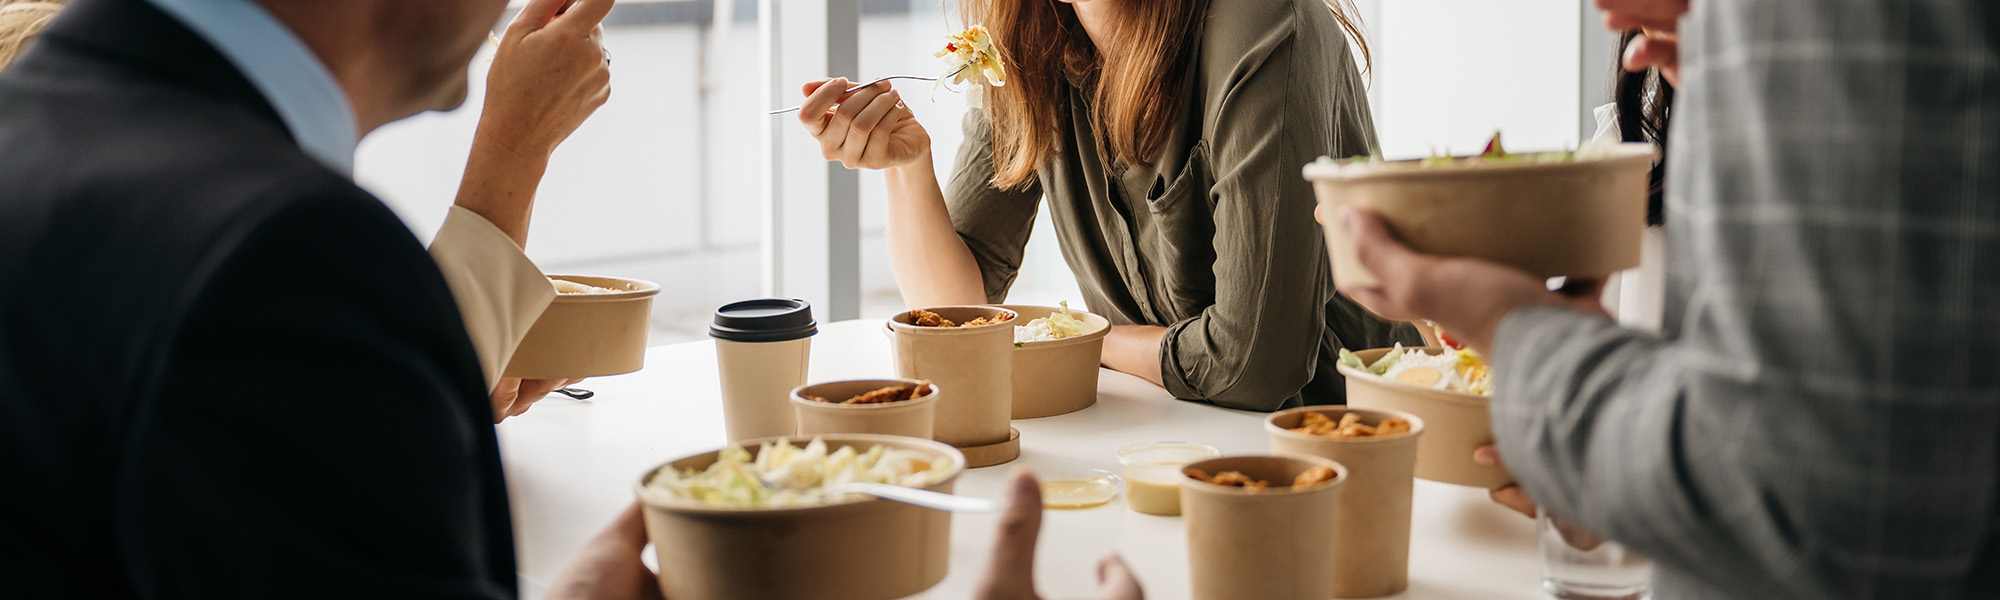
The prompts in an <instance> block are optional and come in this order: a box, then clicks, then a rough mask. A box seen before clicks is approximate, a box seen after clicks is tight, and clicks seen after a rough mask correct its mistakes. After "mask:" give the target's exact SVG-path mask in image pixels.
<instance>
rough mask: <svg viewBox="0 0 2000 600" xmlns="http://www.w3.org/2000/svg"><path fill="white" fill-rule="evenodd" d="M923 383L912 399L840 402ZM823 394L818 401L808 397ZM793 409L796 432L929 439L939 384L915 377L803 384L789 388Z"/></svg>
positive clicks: (802, 433) (806, 434) (934, 419)
mask: <svg viewBox="0 0 2000 600" xmlns="http://www.w3.org/2000/svg"><path fill="white" fill-rule="evenodd" d="M920 383H921V384H923V385H924V386H925V390H926V392H925V393H924V395H922V396H918V397H916V398H915V399H911V400H898V401H895V402H883V403H877V404H840V402H841V401H842V400H845V399H847V398H853V397H855V396H858V395H861V394H865V393H868V392H872V391H875V390H879V389H882V388H886V387H893V386H911V385H917V384H920ZM813 397H817V398H826V399H828V400H830V402H821V401H818V400H812V399H810V398H813ZM791 400H792V411H793V413H792V414H793V415H794V417H795V419H796V420H797V423H798V425H799V435H802V436H810V435H820V434H832V433H876V434H883V435H906V436H910V437H914V438H923V439H927V440H928V439H931V428H932V427H933V426H934V425H935V421H936V419H937V403H938V386H937V384H935V383H929V382H924V381H918V380H915V379H854V380H848V381H829V382H825V383H815V384H811V385H802V386H799V387H798V388H797V389H794V390H792V394H791Z"/></svg>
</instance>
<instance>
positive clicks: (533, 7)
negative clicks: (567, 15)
mask: <svg viewBox="0 0 2000 600" xmlns="http://www.w3.org/2000/svg"><path fill="white" fill-rule="evenodd" d="M575 1H576V0H528V5H527V6H523V7H521V12H519V13H516V14H515V15H514V21H513V22H511V23H508V24H507V34H508V37H514V36H518V35H523V34H526V33H528V32H531V31H540V30H541V29H542V28H543V27H548V26H549V23H550V22H551V21H554V20H556V15H560V14H562V12H563V10H565V9H567V8H569V5H570V3H571V2H575Z"/></svg>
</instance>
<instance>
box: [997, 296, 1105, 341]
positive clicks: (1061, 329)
mask: <svg viewBox="0 0 2000 600" xmlns="http://www.w3.org/2000/svg"><path fill="white" fill-rule="evenodd" d="M1061 304H1062V310H1058V311H1056V312H1052V313H1049V316H1046V317H1042V318H1040V319H1035V320H1032V321H1028V324H1026V325H1015V326H1014V346H1016V347H1019V346H1020V345H1021V344H1026V343H1028V342H1047V341H1051V340H1060V339H1064V338H1073V337H1076V336H1079V335H1083V334H1086V333H1090V326H1089V325H1086V324H1084V322H1083V319H1079V318H1076V313H1072V312H1070V311H1069V302H1068V301H1063V302H1062V303H1061Z"/></svg>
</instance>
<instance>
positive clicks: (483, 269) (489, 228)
mask: <svg viewBox="0 0 2000 600" xmlns="http://www.w3.org/2000/svg"><path fill="white" fill-rule="evenodd" d="M431 259H432V260H435V261H437V266H438V270H439V271H443V272H444V280H445V282H446V283H447V284H449V285H450V286H451V295H452V297H453V298H455V299H456V300H457V301H458V313H459V315H460V316H461V317H463V318H464V319H465V333H466V335H469V336H471V337H472V347H473V349H474V350H476V351H478V353H479V366H480V368H481V369H482V370H483V371H485V373H486V387H487V389H492V388H493V385H494V384H496V383H498V382H499V381H500V373H501V372H502V370H504V369H505V368H506V367H507V361H508V359H510V358H512V357H513V356H514V348H516V347H518V346H519V345H520V344H521V338H524V337H527V335H528V328H529V327H532V326H534V324H535V320H536V319H539V318H541V316H542V310H543V309H546V308H548V306H549V303H550V302H554V301H555V298H556V291H555V287H554V286H551V285H549V278H548V277H546V276H544V275H542V270H541V269H540V268H538V267H536V266H535V263H534V262H532V261H529V260H528V256H527V255H526V254H523V253H521V247H520V246H516V245H514V240H513V238H510V237H507V234H505V233H502V232H501V231H500V229H499V228H498V227H494V226H493V224H492V223H489V222H487V221H486V218H485V217H481V216H479V214H478V213H475V212H472V211H470V210H466V209H463V208H459V207H456V206H454V207H451V214H450V215H448V216H446V217H445V219H444V227H442V228H440V229H438V234H437V238H436V239H434V240H432V241H431Z"/></svg>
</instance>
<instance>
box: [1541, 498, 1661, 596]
mask: <svg viewBox="0 0 2000 600" xmlns="http://www.w3.org/2000/svg"><path fill="white" fill-rule="evenodd" d="M1535 531H1536V532H1537V533H1538V534H1539V536H1540V538H1541V546H1542V589H1544V590H1547V591H1548V593H1549V595H1550V596H1553V597H1555V598H1557V599H1558V600H1645V599H1646V598H1649V597H1651V595H1652V583H1651V582H1652V577H1653V561H1652V560H1651V559H1648V558H1646V557H1644V556H1641V555H1639V554H1638V553H1635V552H1632V551H1631V550H1628V549H1626V548H1625V546H1623V545H1620V544H1619V543H1618V542H1614V541H1611V540H1607V539H1604V538H1603V537H1601V536H1598V535H1597V534H1595V533H1591V532H1589V531H1586V530H1584V529H1583V528H1582V527H1578V526H1577V525H1576V524H1575V523H1571V522H1569V521H1565V520H1563V519H1561V518H1557V517H1555V516H1553V515H1550V514H1549V513H1548V511H1537V512H1536V515H1535Z"/></svg>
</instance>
